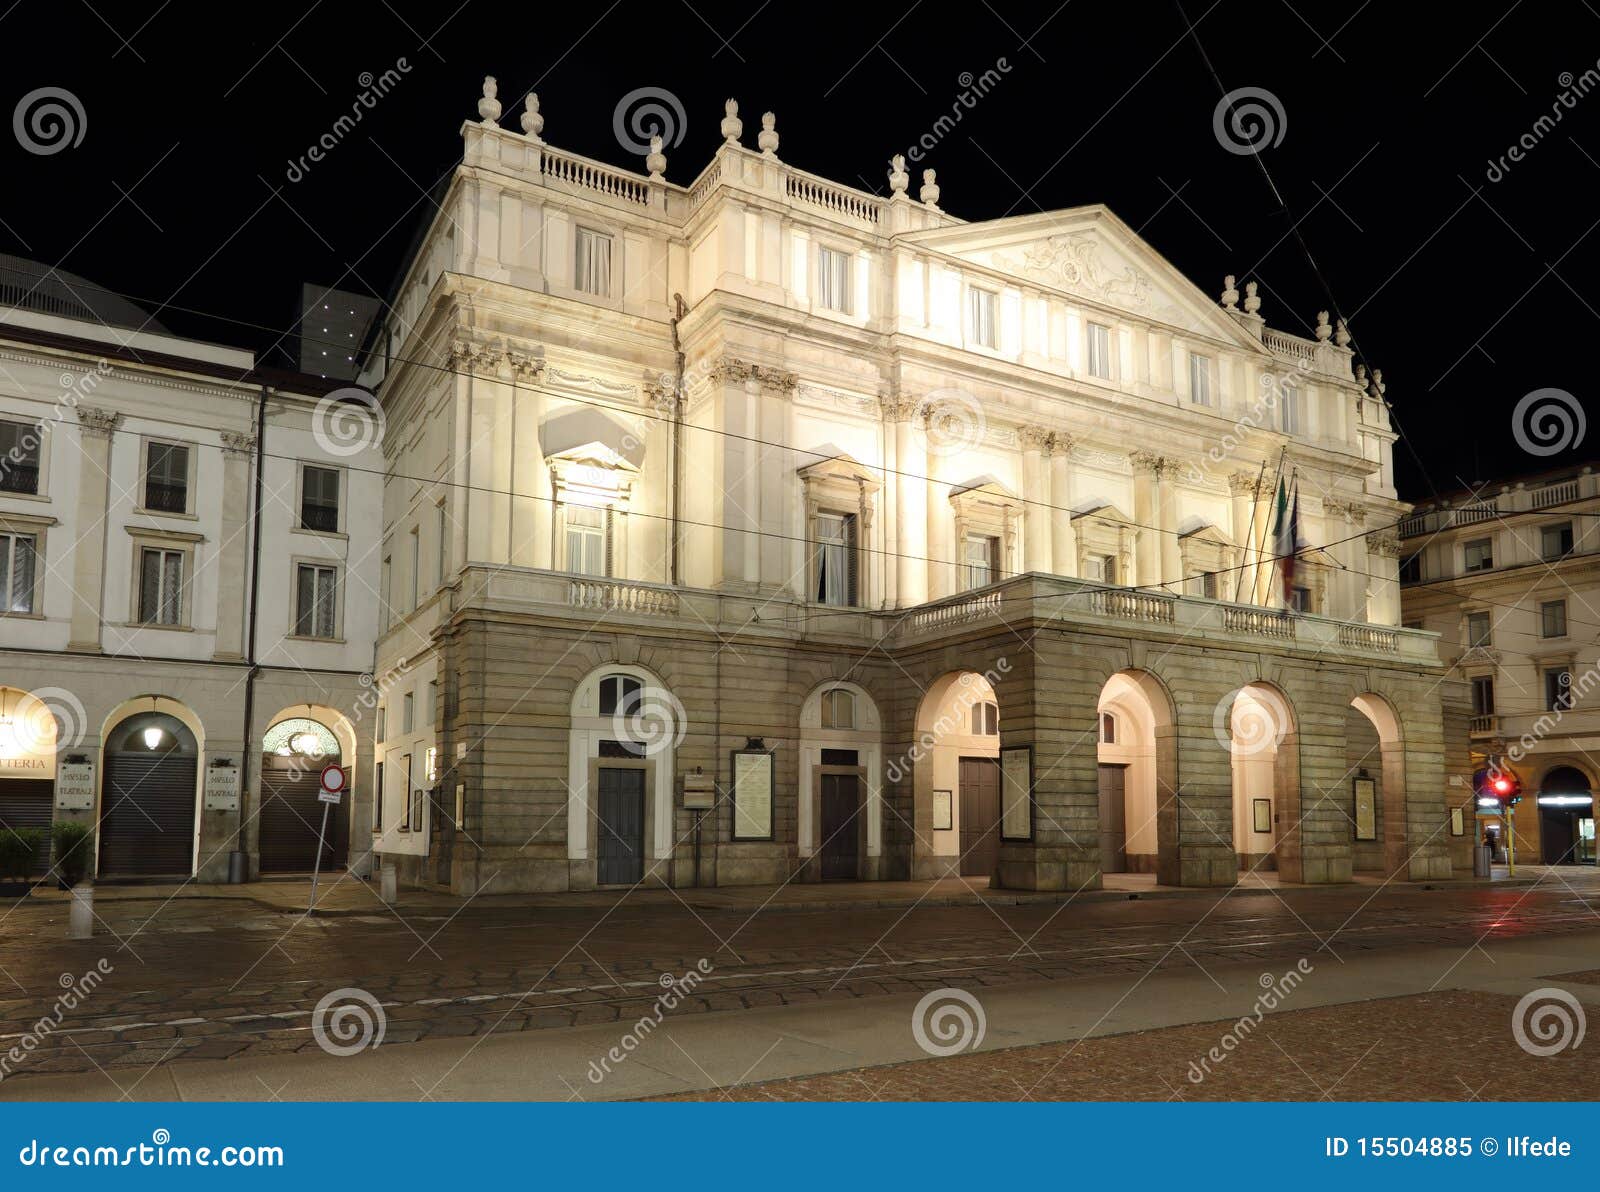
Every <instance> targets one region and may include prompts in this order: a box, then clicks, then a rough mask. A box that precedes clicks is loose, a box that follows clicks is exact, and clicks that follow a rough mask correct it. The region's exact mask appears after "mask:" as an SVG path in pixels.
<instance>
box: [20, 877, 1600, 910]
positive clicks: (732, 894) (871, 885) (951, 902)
mask: <svg viewBox="0 0 1600 1192" xmlns="http://www.w3.org/2000/svg"><path fill="white" fill-rule="evenodd" d="M1547 872H1548V871H1547V867H1544V866H1519V867H1518V869H1517V876H1516V878H1515V879H1510V878H1508V877H1507V876H1506V874H1505V867H1504V866H1501V867H1499V868H1498V869H1497V873H1496V876H1495V877H1494V878H1493V879H1487V880H1486V879H1482V878H1479V879H1472V878H1458V879H1452V880H1450V881H1448V882H1443V881H1441V882H1425V883H1412V882H1402V881H1389V882H1386V881H1384V879H1382V878H1381V877H1377V876H1375V875H1372V874H1358V875H1356V879H1355V880H1354V881H1353V882H1351V883H1350V886H1366V887H1374V888H1376V887H1379V886H1387V887H1390V888H1396V889H1404V888H1407V887H1412V886H1421V887H1424V888H1441V889H1442V888H1449V889H1472V888H1476V887H1481V886H1488V885H1494V886H1508V885H1534V884H1537V883H1538V882H1540V881H1541V880H1542V878H1543V877H1544V876H1545V875H1546V873H1547ZM1561 872H1562V873H1564V874H1567V875H1569V876H1568V880H1569V881H1571V880H1579V881H1583V880H1585V871H1583V870H1577V871H1574V870H1573V869H1571V868H1565V869H1563V870H1562V871H1561ZM1590 872H1592V871H1590ZM1574 873H1576V874H1577V875H1578V876H1577V878H1576V879H1574V878H1573V877H1572V876H1571V875H1573V874H1574ZM1104 882H1105V886H1104V888H1103V889H1099V890H1076V891H1074V890H1066V891H1030V890H990V889H989V881H988V879H987V878H945V879H942V880H938V881H922V882H826V883H817V882H789V883H787V884H785V885H781V886H716V887H702V888H700V889H695V888H693V887H690V888H680V889H676V890H666V889H660V888H653V887H649V886H641V887H639V888H637V889H630V890H626V891H624V890H595V891H587V892H562V893H550V894H495V893H494V892H493V891H492V890H490V891H489V892H486V893H483V894H479V895H477V896H476V897H475V898H463V897H460V896H458V895H455V894H449V893H445V892H443V891H438V890H422V889H413V888H406V889H402V890H401V891H400V898H399V902H398V903H397V904H396V906H397V907H398V908H400V909H403V910H407V911H412V910H423V911H441V912H449V911H453V910H456V909H459V908H461V907H463V906H468V905H479V906H494V907H551V908H557V909H563V908H565V909H580V908H584V907H609V906H613V905H615V904H616V902H617V901H618V900H619V899H621V898H622V897H624V895H625V896H626V897H627V900H628V901H629V902H630V903H631V904H633V905H635V906H650V905H656V904H661V905H669V904H670V905H685V906H688V907H691V908H693V909H695V910H741V909H743V910H751V911H754V910H763V911H816V910H832V909H837V908H841V907H850V908H858V909H885V908H893V907H909V906H924V907H942V906H975V905H981V904H988V905H994V906H1022V905H1030V904H1035V903H1039V904H1049V903H1061V902H1106V901H1111V902H1116V901H1123V900H1125V899H1128V898H1208V899H1213V900H1214V899H1215V898H1216V897H1217V896H1218V895H1219V894H1220V893H1222V892H1223V891H1222V890H1221V889H1220V888H1217V887H1192V886H1191V887H1185V886H1162V885H1157V884H1156V881H1155V878H1154V876H1153V875H1150V874H1137V873H1113V874H1106V875H1105V878H1104ZM1337 888H1338V887H1333V886H1325V885H1324V886H1309V885H1304V884H1299V883H1292V882H1283V881H1280V880H1279V879H1278V875H1277V874H1276V873H1250V874H1242V875H1241V877H1240V881H1239V883H1238V885H1236V886H1234V887H1233V889H1234V890H1237V891H1240V892H1246V891H1258V890H1328V889H1337ZM94 897H95V905H96V906H97V907H101V906H104V905H106V904H108V903H156V904H160V903H166V902H174V901H189V900H197V899H198V900H221V901H234V902H239V903H249V904H254V905H255V906H257V907H261V908H263V909H267V910H274V911H303V910H305V909H307V906H308V904H309V902H310V899H311V882H310V879H309V878H293V879H288V880H282V881H278V880H273V881H257V882H249V883H246V884H244V885H237V886H234V885H217V884H205V883H200V882H184V883H171V884H149V885H146V884H130V885H99V886H96V887H95V892H94ZM68 898H69V895H68V894H67V893H66V892H65V891H61V890H55V889H45V888H42V887H41V888H39V889H37V890H35V891H34V893H33V894H32V895H31V896H30V897H29V898H28V899H26V900H24V901H23V902H21V903H19V904H18V905H19V906H23V907H26V906H27V905H29V904H30V903H37V904H51V903H57V902H60V903H65V902H66V901H67V900H68ZM383 906H384V904H383V902H382V900H381V899H380V898H379V896H378V890H377V886H376V884H375V883H373V882H369V881H366V880H364V879H361V878H357V877H350V876H347V875H344V874H332V875H326V876H324V877H323V879H322V881H321V884H320V886H319V888H318V891H317V907H316V910H317V913H318V914H320V915H357V914H360V915H369V914H372V913H373V912H374V911H375V910H381V909H382V908H383Z"/></svg>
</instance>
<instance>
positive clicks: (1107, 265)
mask: <svg viewBox="0 0 1600 1192" xmlns="http://www.w3.org/2000/svg"><path fill="white" fill-rule="evenodd" d="M904 239H905V240H906V241H907V242H909V243H915V244H917V245H919V246H921V247H924V248H927V249H930V250H934V251H937V252H941V253H944V254H946V255H948V256H951V257H954V258H957V259H958V260H962V261H969V262H971V263H972V264H974V265H981V266H983V267H984V268H986V269H993V270H995V271H997V272H999V273H1003V274H1005V275H1007V276H1009V277H1012V278H1015V279H1017V280H1018V281H1026V282H1029V283H1030V284H1032V285H1037V286H1043V287H1046V288H1050V289H1056V290H1060V291H1061V292H1062V293H1064V294H1068V295H1071V296H1072V297H1075V298H1079V299H1082V300H1084V301H1085V302H1087V303H1092V304H1094V305H1098V306H1103V307H1108V308H1111V309H1113V310H1116V311H1120V312H1124V313H1126V314H1128V315H1130V316H1133V317H1136V318H1141V319H1147V320H1149V321H1151V322H1154V323H1160V324H1165V325H1167V326H1170V327H1173V328H1176V329H1179V330H1182V331H1188V332H1190V333H1192V334H1195V335H1202V336H1206V337H1208V338H1211V339H1218V340H1223V341H1226V342H1230V343H1236V344H1238V345H1240V346H1241V347H1247V348H1252V349H1254V350H1255V351H1258V352H1265V351H1266V349H1265V348H1263V347H1262V345H1261V343H1260V341H1258V340H1257V339H1256V338H1255V337H1254V336H1253V335H1251V334H1250V333H1249V332H1247V331H1246V330H1245V329H1244V328H1243V327H1241V326H1240V325H1239V323H1238V321H1237V320H1236V319H1235V318H1234V317H1233V316H1232V315H1230V314H1228V313H1227V312H1225V311H1224V310H1223V309H1222V308H1221V307H1220V306H1219V305H1218V304H1217V303H1216V301H1215V300H1213V299H1212V298H1211V296H1210V295H1208V294H1206V293H1205V292H1204V291H1203V290H1201V289H1200V288H1199V287H1198V286H1196V285H1195V284H1194V283H1193V282H1192V281H1190V280H1189V279H1188V278H1187V277H1185V276H1184V275H1183V274H1182V273H1180V272H1179V271H1178V270H1177V269H1175V268H1174V267H1173V266H1172V265H1171V263H1169V262H1168V261H1167V260H1166V258H1165V257H1163V256H1162V255H1161V254H1160V253H1158V252H1156V250H1155V249H1153V248H1151V247H1150V245H1149V244H1148V243H1146V242H1145V241H1144V240H1143V239H1142V238H1141V237H1140V236H1139V235H1138V233H1136V232H1135V231H1133V229H1132V228H1130V227H1128V225H1127V224H1125V223H1123V222H1122V221H1121V220H1120V219H1118V218H1117V217H1116V216H1115V215H1113V214H1112V213H1111V211H1110V210H1109V209H1108V208H1106V207H1101V206H1092V207H1073V208H1070V209H1068V210H1065V211H1045V212H1040V213H1038V214H1036V215H1021V216H1013V217H1011V218H1008V219H995V220H988V221H985V222H982V223H969V224H961V225H958V226H955V227H946V228H937V229H932V230H929V231H925V232H916V233H912V234H911V235H909V236H906V237H904Z"/></svg>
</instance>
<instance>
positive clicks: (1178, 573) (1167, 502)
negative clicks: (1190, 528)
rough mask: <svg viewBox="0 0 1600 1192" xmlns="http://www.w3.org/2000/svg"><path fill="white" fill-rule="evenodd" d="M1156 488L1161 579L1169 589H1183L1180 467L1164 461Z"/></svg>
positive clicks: (1172, 462) (1169, 461) (1173, 590)
mask: <svg viewBox="0 0 1600 1192" xmlns="http://www.w3.org/2000/svg"><path fill="white" fill-rule="evenodd" d="M1156 491H1157V493H1158V494H1159V500H1160V506H1161V522H1160V525H1161V582H1162V583H1164V584H1167V585H1169V587H1168V589H1167V590H1168V591H1169V592H1174V593H1178V594H1182V592H1183V550H1182V547H1181V545H1180V543H1179V542H1178V525H1179V521H1178V468H1177V464H1176V463H1175V462H1174V461H1173V460H1170V459H1163V460H1162V461H1161V466H1160V470H1159V471H1158V472H1157V474H1156Z"/></svg>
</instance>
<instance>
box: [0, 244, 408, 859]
mask: <svg viewBox="0 0 1600 1192" xmlns="http://www.w3.org/2000/svg"><path fill="white" fill-rule="evenodd" d="M0 299H3V304H4V309H3V310H0V668H3V673H0V732H3V734H4V735H3V737H0V822H5V823H7V824H25V825H43V824H47V823H49V822H50V821H51V820H52V819H60V818H70V817H77V818H88V819H91V820H93V821H94V822H95V823H96V825H97V827H98V832H97V851H98V856H97V871H98V873H99V874H100V875H101V876H103V877H135V876H160V877H179V878H181V877H188V876H191V875H193V876H198V877H199V878H201V879H202V880H220V879H222V878H223V877H225V876H226V874H227V872H228V865H229V854H230V853H231V852H233V851H235V850H240V851H243V852H245V853H246V854H247V857H248V865H249V869H250V871H251V872H259V871H273V870H279V871H285V870H288V871H292V870H301V869H309V868H310V867H311V865H312V862H313V860H314V855H315V849H316V836H317V830H318V827H319V824H318V823H317V822H315V820H316V818H317V814H318V813H319V812H320V807H319V805H318V804H317V803H316V798H315V789H314V788H315V780H316V772H317V768H318V767H319V766H320V765H322V764H325V763H327V762H329V761H336V762H339V763H342V764H344V765H346V766H349V767H350V768H351V770H352V777H353V778H354V780H355V783H356V788H357V790H365V789H368V788H369V783H370V769H371V766H370V762H369V760H368V759H369V758H370V756H371V755H370V742H371V737H372V733H371V727H370V723H368V722H369V721H370V718H371V711H370V709H369V708H368V705H369V704H371V703H373V702H375V701H374V700H373V698H372V697H371V696H370V694H369V683H370V679H367V680H364V676H366V674H367V672H368V671H369V669H370V666H371V661H372V644H373V640H374V637H375V634H376V632H377V627H378V626H377V605H378V600H377V591H378V572H379V566H378V556H377V552H376V547H377V543H378V527H379V509H380V505H381V499H382V490H383V477H382V473H381V469H382V456H381V454H380V453H379V452H378V451H377V449H376V447H375V446H374V445H373V441H374V439H375V435H372V434H370V433H369V434H366V435H365V436H363V435H362V434H361V433H359V430H358V432H357V433H356V434H355V435H353V436H352V435H351V434H350V433H349V429H350V428H349V426H347V425H346V424H347V423H349V422H350V421H351V420H352V419H353V420H354V421H355V422H356V423H360V422H362V421H363V420H364V421H365V423H366V424H368V425H371V424H372V419H371V418H370V416H366V415H363V414H361V413H360V412H359V409H357V410H355V411H352V410H350V409H348V408H346V406H345V405H343V404H342V403H340V402H339V401H337V400H332V399H325V398H324V397H323V389H324V388H326V387H325V386H323V387H319V386H318V384H317V382H316V381H315V379H313V378H308V377H301V376H298V375H296V374H288V373H278V372H274V371H272V370H269V369H262V368H259V367H257V365H256V362H255V360H254V359H253V357H252V356H251V354H250V353H248V352H241V351H238V350H235V349H232V348H223V347H217V346H214V345H211V344H205V343H197V342H194V341H192V340H186V339H180V338H178V337H175V336H173V335H170V334H168V333H167V332H166V331H164V330H163V329H162V328H161V327H160V326H159V325H158V324H156V323H155V321H154V320H153V319H152V318H151V317H150V316H149V315H148V314H146V313H145V312H144V311H142V310H139V309H138V308H137V307H136V306H134V305H133V304H132V303H130V302H127V301H125V300H123V299H121V298H118V297H116V296H115V295H112V294H109V293H107V292H106V291H104V290H101V289H98V288H97V287H95V286H94V285H93V284H92V283H91V282H87V281H84V280H83V279H81V278H77V277H74V276H72V275H70V274H66V273H63V272H62V271H60V270H56V269H48V268H46V267H43V266H40V265H37V264H34V263H31V262H26V261H22V260H18V259H16V258H4V259H0ZM258 430H260V431H264V434H258ZM258 469H259V474H260V483H259V485H258V483H257V472H258ZM256 525H259V527H260V540H259V542H258V541H256V536H255V534H254V533H253V532H252V527H253V526H256ZM351 807H352V805H346V806H345V807H343V808H340V809H339V812H338V813H337V814H336V815H334V816H333V817H332V819H331V823H332V830H331V832H330V835H333V836H334V837H335V838H336V839H335V846H334V847H332V848H330V850H329V853H328V856H327V859H328V860H329V861H330V862H337V863H340V864H342V863H343V862H344V861H345V858H346V855H347V845H346V842H347V840H348V839H349V838H350V834H351V829H352V827H354V829H355V838H356V839H357V841H358V842H360V843H361V844H362V845H364V843H365V840H366V834H367V832H368V830H369V824H368V821H367V820H366V819H365V818H364V816H365V814H366V811H367V808H366V806H365V805H364V803H363V801H361V800H359V799H358V800H356V801H355V802H354V804H353V807H354V808H355V817H356V818H355V820H354V823H353V824H352V822H351V820H350V812H351ZM308 820H309V821H312V822H309V823H308ZM363 852H364V848H358V849H357V850H356V856H357V858H358V860H359V859H360V857H361V855H362V854H363Z"/></svg>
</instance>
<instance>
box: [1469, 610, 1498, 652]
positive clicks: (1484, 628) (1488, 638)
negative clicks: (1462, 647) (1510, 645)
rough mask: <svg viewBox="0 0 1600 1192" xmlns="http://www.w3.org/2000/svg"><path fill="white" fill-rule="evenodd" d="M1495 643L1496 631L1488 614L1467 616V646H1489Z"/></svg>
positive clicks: (1470, 614)
mask: <svg viewBox="0 0 1600 1192" xmlns="http://www.w3.org/2000/svg"><path fill="white" fill-rule="evenodd" d="M1493 642H1494V630H1493V628H1492V626H1491V624H1490V621H1489V614H1488V613H1468V614H1467V645H1468V646H1469V647H1473V646H1488V645H1492V644H1493Z"/></svg>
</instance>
